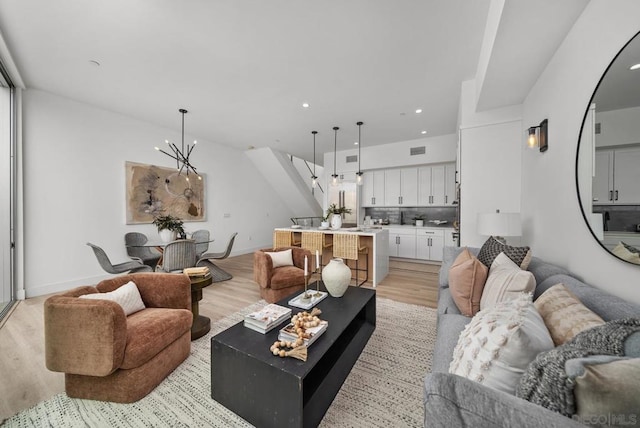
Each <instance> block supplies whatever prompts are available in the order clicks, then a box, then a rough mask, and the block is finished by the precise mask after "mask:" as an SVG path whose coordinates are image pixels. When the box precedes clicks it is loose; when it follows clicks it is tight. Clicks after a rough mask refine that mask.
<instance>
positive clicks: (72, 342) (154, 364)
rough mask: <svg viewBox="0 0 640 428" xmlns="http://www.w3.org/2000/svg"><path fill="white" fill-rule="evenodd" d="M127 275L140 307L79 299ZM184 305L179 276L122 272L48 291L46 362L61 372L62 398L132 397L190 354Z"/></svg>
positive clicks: (186, 294)
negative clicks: (133, 308)
mask: <svg viewBox="0 0 640 428" xmlns="http://www.w3.org/2000/svg"><path fill="white" fill-rule="evenodd" d="M129 281H133V282H134V283H135V284H136V286H137V288H138V291H139V292H140V296H141V297H142V301H143V302H144V305H145V307H146V308H145V309H143V310H141V311H138V312H135V313H132V314H131V315H129V316H125V313H124V310H123V309H122V306H120V305H119V304H118V303H116V302H113V301H110V300H102V299H101V300H93V299H80V298H79V296H81V295H83V294H89V293H99V292H102V293H105V292H109V291H113V290H115V289H117V288H119V287H121V286H122V285H124V284H126V283H128V282H129ZM190 308H191V282H190V281H189V278H188V277H187V276H186V275H178V274H160V273H136V274H130V275H124V276H119V277H116V278H112V279H108V280H104V281H102V282H100V283H99V284H98V285H96V286H95V287H91V286H83V287H78V288H75V289H73V290H69V291H67V292H65V293H62V294H58V295H55V296H52V297H49V298H48V299H47V300H46V301H45V303H44V328H45V356H46V365H47V368H48V369H49V370H51V371H56V372H63V373H65V390H66V392H67V395H68V396H69V397H74V398H86V399H92V400H102V401H113V402H118V403H131V402H134V401H138V400H139V399H141V398H142V397H144V396H145V395H147V394H148V393H149V392H151V391H152V390H153V389H154V388H155V387H156V386H157V385H158V384H159V383H160V382H161V381H162V380H163V379H164V378H165V377H166V376H167V375H168V374H169V373H171V372H172V371H173V370H174V369H175V368H176V367H178V366H179V365H180V363H182V361H184V360H185V359H186V358H187V357H188V356H189V353H190V351H191V323H192V313H191V311H190Z"/></svg>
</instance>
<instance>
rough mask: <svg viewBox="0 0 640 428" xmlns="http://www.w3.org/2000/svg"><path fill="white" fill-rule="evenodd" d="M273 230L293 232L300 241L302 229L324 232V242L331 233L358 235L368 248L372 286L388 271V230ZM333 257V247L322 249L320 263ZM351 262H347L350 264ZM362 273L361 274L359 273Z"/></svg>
mask: <svg viewBox="0 0 640 428" xmlns="http://www.w3.org/2000/svg"><path fill="white" fill-rule="evenodd" d="M275 230H284V231H289V232H293V239H294V241H296V242H300V241H301V238H302V232H303V231H317V232H322V233H324V234H325V235H326V236H325V243H327V244H329V243H331V242H333V235H335V234H338V233H354V234H357V235H359V236H360V245H361V246H363V247H367V248H368V249H369V251H368V254H366V257H367V258H368V259H369V270H368V274H369V281H371V283H372V284H373V286H374V287H375V286H377V285H378V284H379V283H380V281H382V280H383V279H384V278H385V277H386V276H387V274H388V273H389V231H388V230H386V229H381V228H379V229H378V228H371V229H360V228H344V229H337V230H333V229H319V228H317V227H302V228H291V227H281V228H276V229H275ZM332 257H333V248H332V247H328V248H325V249H324V252H323V254H322V263H323V264H325V265H326V264H327V263H329V260H331V258H332ZM364 257H365V255H364V254H363V255H361V258H360V260H359V264H360V266H365V263H366V261H365V259H364ZM352 263H353V262H349V266H351V264H352ZM360 275H362V274H360Z"/></svg>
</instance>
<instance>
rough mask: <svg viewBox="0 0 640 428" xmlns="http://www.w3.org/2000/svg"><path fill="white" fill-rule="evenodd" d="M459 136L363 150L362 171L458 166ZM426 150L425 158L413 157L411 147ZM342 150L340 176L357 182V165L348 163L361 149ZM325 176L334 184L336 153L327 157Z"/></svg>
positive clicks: (337, 165) (396, 143)
mask: <svg viewBox="0 0 640 428" xmlns="http://www.w3.org/2000/svg"><path fill="white" fill-rule="evenodd" d="M457 141H458V137H457V135H456V134H448V135H441V136H438V137H425V138H419V139H416V140H408V141H398V142H395V143H389V144H381V145H377V146H370V147H363V148H362V150H361V156H362V159H361V168H362V171H365V172H366V171H368V170H372V169H382V168H396V167H401V166H410V165H424V164H430V163H443V162H455V160H456V144H457ZM421 146H425V151H426V153H425V154H424V155H415V156H410V154H409V151H410V149H411V148H412V147H421ZM353 147H354V148H353V149H349V150H339V151H338V152H337V156H336V171H337V172H338V174H340V173H343V172H351V173H353V174H349V179H353V180H355V172H356V171H358V163H357V162H353V163H347V162H346V158H347V156H352V155H357V154H358V148H357V146H353ZM324 173H325V175H326V177H327V180H331V174H333V152H327V153H325V154H324Z"/></svg>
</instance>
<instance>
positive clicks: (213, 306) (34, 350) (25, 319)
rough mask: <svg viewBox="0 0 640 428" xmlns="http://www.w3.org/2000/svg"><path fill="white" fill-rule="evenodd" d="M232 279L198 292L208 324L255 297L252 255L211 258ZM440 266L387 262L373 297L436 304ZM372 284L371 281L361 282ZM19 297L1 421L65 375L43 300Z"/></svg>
mask: <svg viewBox="0 0 640 428" xmlns="http://www.w3.org/2000/svg"><path fill="white" fill-rule="evenodd" d="M216 264H218V266H220V267H221V268H223V269H225V270H226V271H228V272H229V273H231V274H232V275H233V279H231V280H229V281H224V282H220V283H215V284H212V285H211V286H209V287H207V288H205V289H204V290H203V299H202V300H201V301H200V314H201V315H204V316H207V317H209V318H211V320H212V322H213V321H215V320H218V319H220V318H223V317H225V316H227V315H229V314H232V313H234V312H236V311H238V310H239V309H241V308H243V307H245V306H248V305H250V304H252V303H255V302H257V301H258V300H260V293H259V291H258V285H257V284H256V283H255V282H254V281H253V255H252V254H245V255H241V256H236V257H230V258H228V259H226V260H221V261H219V262H216ZM439 268H440V267H439V265H429V264H422V263H411V262H400V261H392V262H391V269H390V271H389V275H388V276H387V277H386V278H385V279H384V280H383V281H382V282H381V283H380V284H379V285H378V286H377V287H376V294H377V296H378V297H384V298H388V299H393V300H397V301H400V302H404V303H412V304H417V305H422V306H428V307H432V308H435V307H436V301H437V289H438V286H437V284H438V270H439ZM365 286H367V287H371V285H370V284H369V285H365ZM47 297H48V296H40V297H36V298H32V299H27V300H24V301H21V302H19V303H18V304H17V306H16V307H15V309H14V310H13V313H12V314H11V315H10V316H9V318H8V319H7V320H6V321H5V323H4V325H3V326H2V327H0V397H2V398H1V400H0V421H2V420H4V419H5V418H7V417H9V416H11V415H13V414H15V413H17V412H19V411H20V410H22V409H26V408H28V407H31V406H33V405H34V404H36V403H38V402H39V401H42V400H45V399H47V398H49V397H51V396H53V395H55V394H58V393H60V392H63V391H64V375H63V374H62V373H55V372H51V371H49V370H47V368H46V367H45V362H44V330H43V302H44V301H45V299H46V298H47Z"/></svg>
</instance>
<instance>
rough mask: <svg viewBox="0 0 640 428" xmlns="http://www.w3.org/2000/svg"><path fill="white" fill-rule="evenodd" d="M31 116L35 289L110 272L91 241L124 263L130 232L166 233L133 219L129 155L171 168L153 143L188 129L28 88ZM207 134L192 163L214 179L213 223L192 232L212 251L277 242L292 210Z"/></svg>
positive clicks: (28, 205) (235, 153)
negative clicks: (128, 216)
mask: <svg viewBox="0 0 640 428" xmlns="http://www.w3.org/2000/svg"><path fill="white" fill-rule="evenodd" d="M23 112H24V121H23V127H24V128H23V132H24V137H23V138H24V140H23V152H24V159H23V162H24V213H23V216H24V254H25V262H24V269H25V275H24V288H25V289H26V295H27V297H32V296H37V295H42V294H47V293H52V292H57V291H60V290H65V289H68V288H71V287H73V286H76V285H81V284H93V283H95V281H96V280H97V279H99V278H102V277H104V276H105V272H104V271H103V270H102V269H101V268H100V266H99V265H98V262H97V260H96V258H95V256H94V255H93V252H92V251H91V249H90V248H89V247H88V246H86V245H85V244H86V242H92V243H95V244H97V245H99V246H101V247H103V248H104V249H105V251H106V252H107V254H108V255H109V256H110V258H111V259H112V261H113V262H121V261H125V260H126V259H127V255H126V250H125V248H124V238H123V237H124V234H125V233H126V232H129V231H140V232H143V233H146V234H147V235H150V236H157V232H156V230H155V228H154V227H153V226H152V225H126V224H125V171H124V164H125V161H133V162H140V163H147V164H156V165H165V166H172V164H171V162H168V161H169V160H170V159H169V158H168V157H166V156H164V155H162V154H159V153H158V152H156V151H155V150H153V147H154V146H155V145H158V142H161V141H164V139H167V138H168V139H173V140H179V138H180V131H179V130H170V129H165V128H160V127H157V126H155V125H151V124H148V123H146V122H141V121H138V120H135V119H132V118H129V117H126V116H122V115H120V114H116V113H113V112H109V111H105V110H101V109H98V108H95V107H92V106H89V105H86V104H81V103H77V102H74V101H71V100H68V99H65V98H61V97H58V96H55V95H52V94H49V93H46V92H42V91H37V90H28V91H25V92H24V99H23ZM187 131H188V129H187ZM186 138H189V139H191V138H193V137H192V136H186ZM198 140H199V142H198V147H197V148H196V150H195V151H194V152H193V156H194V157H193V159H194V164H195V165H196V166H197V167H198V171H199V172H202V173H204V174H205V176H206V180H207V183H206V185H207V195H206V203H207V214H206V221H205V222H189V223H186V224H185V229H186V230H187V231H194V230H197V229H209V230H210V231H211V233H212V237H213V238H215V242H213V243H212V244H210V246H209V249H210V250H219V249H222V247H224V246H225V245H226V242H227V239H228V237H229V235H230V234H231V233H232V232H238V237H237V238H236V241H235V245H234V251H233V253H234V254H241V253H247V252H250V251H253V250H254V249H256V248H261V247H266V246H270V245H271V241H272V233H273V228H274V227H277V226H283V225H286V224H289V217H291V216H292V213H291V212H289V210H288V209H287V208H286V207H285V205H284V204H283V203H282V201H281V200H280V198H279V197H278V195H277V194H276V193H275V192H274V190H273V189H272V188H271V187H270V186H269V185H268V184H266V183H265V182H264V181H263V179H262V177H261V176H260V174H259V173H258V172H257V171H256V170H255V168H254V166H253V164H252V162H251V161H250V160H249V159H248V158H247V157H246V155H245V154H244V153H243V152H242V151H239V150H236V149H232V148H230V147H228V146H225V145H221V144H215V143H211V142H208V141H204V140H202V139H200V138H198ZM225 213H228V214H230V216H229V217H228V218H225V217H224V214H225ZM21 286H22V284H19V288H20V287H21Z"/></svg>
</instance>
